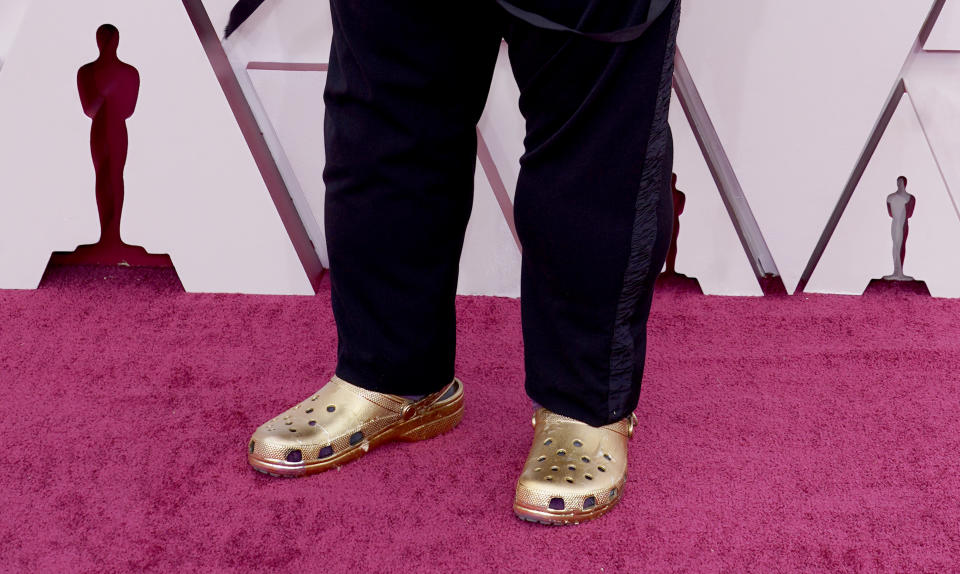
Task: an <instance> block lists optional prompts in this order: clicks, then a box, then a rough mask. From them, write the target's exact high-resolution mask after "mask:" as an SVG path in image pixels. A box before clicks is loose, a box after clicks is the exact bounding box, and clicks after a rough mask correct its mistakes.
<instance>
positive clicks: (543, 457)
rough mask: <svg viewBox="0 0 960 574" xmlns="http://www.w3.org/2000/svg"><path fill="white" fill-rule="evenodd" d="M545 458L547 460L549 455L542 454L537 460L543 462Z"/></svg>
mask: <svg viewBox="0 0 960 574" xmlns="http://www.w3.org/2000/svg"><path fill="white" fill-rule="evenodd" d="M545 460H547V457H545V456H541V457H540V458H538V459H537V462H543V461H545Z"/></svg>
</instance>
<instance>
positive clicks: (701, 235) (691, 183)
mask: <svg viewBox="0 0 960 574" xmlns="http://www.w3.org/2000/svg"><path fill="white" fill-rule="evenodd" d="M670 127H671V128H672V130H673V145H674V166H673V171H674V173H676V174H677V189H679V190H680V191H682V192H683V193H684V194H686V203H685V206H684V211H683V214H682V215H681V216H680V235H679V237H678V238H677V272H678V273H683V274H685V275H688V276H690V277H695V278H696V279H697V280H698V281H699V282H700V287H701V289H702V290H703V292H704V293H705V294H707V295H745V296H746V295H750V296H760V295H763V290H762V289H761V288H760V284H759V283H758V282H757V276H756V274H754V272H753V268H752V267H751V266H750V261H749V259H748V258H747V255H746V253H745V252H744V249H743V245H742V244H741V242H740V238H739V237H738V236H737V231H736V229H735V228H734V226H733V223H732V222H731V220H730V215H729V214H728V212H727V209H726V207H724V205H723V199H722V198H721V197H720V192H719V190H718V189H717V184H716V181H714V179H713V176H712V175H711V174H710V169H709V168H708V167H707V163H706V161H705V160H704V158H703V154H702V152H701V151H700V145H699V144H698V143H697V140H696V138H695V137H694V135H693V131H692V130H691V128H690V123H689V122H688V121H687V118H686V116H685V115H684V113H683V109H682V108H681V107H680V102H679V101H677V98H676V94H674V97H673V103H672V104H671V108H670Z"/></svg>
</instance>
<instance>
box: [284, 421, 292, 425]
mask: <svg viewBox="0 0 960 574" xmlns="http://www.w3.org/2000/svg"><path fill="white" fill-rule="evenodd" d="M283 424H285V425H287V426H290V425H292V424H293V421H287V422H285V423H283Z"/></svg>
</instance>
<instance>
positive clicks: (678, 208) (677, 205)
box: [664, 174, 687, 275]
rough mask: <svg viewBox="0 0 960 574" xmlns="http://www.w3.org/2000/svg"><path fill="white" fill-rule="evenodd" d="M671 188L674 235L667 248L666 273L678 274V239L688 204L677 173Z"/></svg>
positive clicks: (674, 175)
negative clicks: (682, 217)
mask: <svg viewBox="0 0 960 574" xmlns="http://www.w3.org/2000/svg"><path fill="white" fill-rule="evenodd" d="M670 189H671V191H672V193H673V235H671V236H670V248H669V249H668V250H667V268H666V269H665V270H664V273H666V274H668V275H677V239H679V238H680V216H681V215H683V208H684V207H685V206H686V204H687V195H686V194H685V193H683V192H682V191H680V190H679V189H677V174H673V177H671V179H670Z"/></svg>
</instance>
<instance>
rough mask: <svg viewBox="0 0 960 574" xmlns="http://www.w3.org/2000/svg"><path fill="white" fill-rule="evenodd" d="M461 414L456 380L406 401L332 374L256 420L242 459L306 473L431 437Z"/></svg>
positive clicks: (265, 468) (263, 467) (273, 470)
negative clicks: (300, 396) (310, 391)
mask: <svg viewBox="0 0 960 574" xmlns="http://www.w3.org/2000/svg"><path fill="white" fill-rule="evenodd" d="M462 418H463V384H462V383H461V382H460V381H459V380H457V379H454V380H453V381H452V382H451V383H450V384H449V385H447V386H446V387H444V388H443V389H442V390H440V391H439V392H436V393H433V394H432V395H428V396H426V397H424V398H423V399H421V400H419V401H411V400H409V399H405V398H403V397H398V396H395V395H387V394H383V393H376V392H373V391H368V390H366V389H361V388H360V387H357V386H355V385H351V384H350V383H348V382H346V381H344V380H343V379H341V378H339V377H336V376H334V377H333V378H332V379H331V380H330V382H329V383H327V384H326V385H324V386H323V388H321V389H320V390H319V391H317V392H316V393H314V394H313V395H312V396H310V397H308V398H307V399H306V400H304V401H303V402H301V403H300V404H298V405H296V406H294V407H293V408H290V409H288V410H287V411H285V412H283V413H281V414H280V415H278V416H277V417H275V418H273V419H271V420H269V421H267V422H266V423H264V424H263V425H261V426H260V428H258V429H257V430H256V431H255V432H254V433H253V436H252V437H251V438H250V442H249V443H248V444H247V460H248V461H249V462H250V464H251V465H252V466H253V468H255V469H257V470H259V471H260V472H265V473H268V474H272V475H275V476H305V475H308V474H314V473H317V472H323V471H325V470H329V469H331V468H335V467H338V466H342V465H344V464H346V463H347V462H350V461H351V460H354V459H356V458H359V457H361V456H363V455H364V454H366V452H367V451H369V450H370V449H372V448H376V447H377V446H380V445H381V444H384V443H386V442H390V441H395V440H401V441H418V440H424V439H428V438H432V437H434V436H437V435H439V434H442V433H445V432H447V431H449V430H451V429H452V428H453V427H455V426H457V424H459V423H460V419H462Z"/></svg>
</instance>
